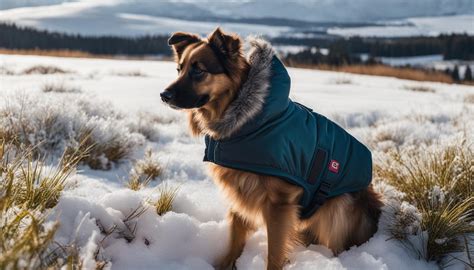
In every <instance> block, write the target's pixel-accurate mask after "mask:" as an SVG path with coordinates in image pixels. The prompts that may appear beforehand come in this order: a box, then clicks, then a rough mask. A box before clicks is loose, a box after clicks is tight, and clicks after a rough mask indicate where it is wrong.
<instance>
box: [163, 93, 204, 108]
mask: <svg viewBox="0 0 474 270" xmlns="http://www.w3.org/2000/svg"><path fill="white" fill-rule="evenodd" d="M196 98H197V99H196V101H194V102H192V101H191V102H189V101H188V102H175V101H168V102H166V104H167V105H168V106H170V108H171V109H174V110H181V109H197V108H201V107H202V106H204V105H206V103H207V102H209V99H210V97H209V95H201V96H197V97H196Z"/></svg>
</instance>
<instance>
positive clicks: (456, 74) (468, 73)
mask: <svg viewBox="0 0 474 270" xmlns="http://www.w3.org/2000/svg"><path fill="white" fill-rule="evenodd" d="M444 72H445V73H446V74H448V75H449V76H451V78H453V80H454V81H455V82H460V81H465V82H472V81H474V78H473V76H474V74H473V73H472V69H471V67H470V66H469V65H466V67H465V69H464V76H461V72H460V71H459V67H458V65H455V66H454V67H453V68H452V69H450V68H446V69H445V71H444Z"/></svg>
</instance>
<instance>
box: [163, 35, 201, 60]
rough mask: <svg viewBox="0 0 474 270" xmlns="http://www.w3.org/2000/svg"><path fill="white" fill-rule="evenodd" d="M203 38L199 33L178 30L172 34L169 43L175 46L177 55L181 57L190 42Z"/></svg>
mask: <svg viewBox="0 0 474 270" xmlns="http://www.w3.org/2000/svg"><path fill="white" fill-rule="evenodd" d="M200 40H201V38H200V37H199V36H198V35H195V34H191V33H185V32H176V33H173V34H172V35H171V37H170V38H169V39H168V45H170V46H172V47H173V50H174V52H175V53H176V56H177V57H178V58H179V57H181V54H182V53H183V51H184V49H186V47H187V46H188V45H189V44H192V43H195V42H198V41H200Z"/></svg>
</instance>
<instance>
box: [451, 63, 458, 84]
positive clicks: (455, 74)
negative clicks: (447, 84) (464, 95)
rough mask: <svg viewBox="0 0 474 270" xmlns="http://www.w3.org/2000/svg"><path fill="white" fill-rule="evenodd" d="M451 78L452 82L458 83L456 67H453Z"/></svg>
mask: <svg viewBox="0 0 474 270" xmlns="http://www.w3.org/2000/svg"><path fill="white" fill-rule="evenodd" d="M451 77H452V78H453V80H454V81H459V68H458V66H457V65H455V66H454V69H453V73H451Z"/></svg>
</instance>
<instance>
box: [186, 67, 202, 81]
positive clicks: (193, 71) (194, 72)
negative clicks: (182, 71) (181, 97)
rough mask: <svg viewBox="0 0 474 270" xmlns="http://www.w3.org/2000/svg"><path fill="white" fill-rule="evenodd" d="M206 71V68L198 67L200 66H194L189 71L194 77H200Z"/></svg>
mask: <svg viewBox="0 0 474 270" xmlns="http://www.w3.org/2000/svg"><path fill="white" fill-rule="evenodd" d="M204 72H206V71H205V70H202V69H200V68H198V67H193V68H192V69H191V70H190V71H189V73H190V75H191V76H192V77H195V78H200V77H201V76H202V75H203V74H204Z"/></svg>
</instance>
